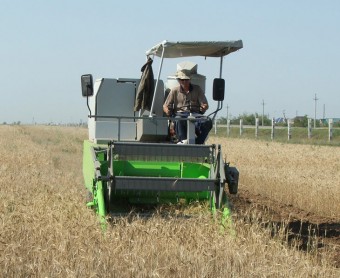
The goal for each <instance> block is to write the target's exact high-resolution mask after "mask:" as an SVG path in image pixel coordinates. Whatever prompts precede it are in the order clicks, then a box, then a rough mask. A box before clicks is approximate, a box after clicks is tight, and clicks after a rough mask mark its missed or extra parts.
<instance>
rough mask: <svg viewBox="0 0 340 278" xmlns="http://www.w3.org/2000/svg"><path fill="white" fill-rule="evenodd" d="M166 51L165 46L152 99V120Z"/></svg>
mask: <svg viewBox="0 0 340 278" xmlns="http://www.w3.org/2000/svg"><path fill="white" fill-rule="evenodd" d="M164 50H165V47H164V45H163V50H162V57H161V62H160V65H159V69H158V75H157V80H156V85H155V90H154V92H153V97H152V104H151V109H150V115H149V117H150V118H152V113H153V107H154V104H155V99H156V92H157V87H158V81H159V78H160V76H161V71H162V66H163V59H164Z"/></svg>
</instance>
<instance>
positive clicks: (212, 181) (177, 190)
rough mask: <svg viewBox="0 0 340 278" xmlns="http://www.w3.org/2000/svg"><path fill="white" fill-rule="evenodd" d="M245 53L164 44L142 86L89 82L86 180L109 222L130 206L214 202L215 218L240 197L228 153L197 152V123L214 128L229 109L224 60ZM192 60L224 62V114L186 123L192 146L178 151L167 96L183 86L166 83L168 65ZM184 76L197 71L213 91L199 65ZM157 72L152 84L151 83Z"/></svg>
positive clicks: (213, 45) (221, 46)
mask: <svg viewBox="0 0 340 278" xmlns="http://www.w3.org/2000/svg"><path fill="white" fill-rule="evenodd" d="M242 47H243V45H242V41H240V40H238V41H213V42H212V41H207V42H168V41H163V42H161V43H159V44H157V45H156V46H154V47H152V48H151V49H150V50H148V51H147V52H146V58H147V63H146V64H145V65H144V66H143V68H142V77H141V78H137V79H133V78H118V79H114V78H100V79H97V80H96V81H95V82H94V83H93V78H92V75H91V74H85V75H82V76H81V86H82V95H83V96H84V97H86V99H87V106H88V109H89V116H88V131H89V138H88V140H85V141H84V150H83V174H84V180H85V186H86V188H87V190H88V191H89V193H90V194H89V195H90V200H89V202H88V204H87V205H88V206H90V207H93V208H94V209H95V211H96V212H97V213H98V214H99V216H100V218H101V220H102V221H105V218H106V216H107V215H109V214H110V213H112V212H117V211H119V210H120V208H121V205H122V204H131V205H135V204H147V205H154V204H164V203H167V204H168V203H177V202H179V201H180V200H185V201H187V202H190V201H193V200H198V201H203V200H207V201H209V202H210V207H211V209H212V210H215V209H219V208H221V207H223V206H224V204H225V203H226V201H227V192H226V188H225V184H226V183H227V185H228V190H229V193H230V194H236V193H237V188H238V177H239V173H238V171H237V169H236V168H235V167H231V166H230V165H229V163H227V162H226V161H224V159H223V154H222V149H221V146H220V145H215V144H212V145H205V144H200V145H198V144H195V121H201V122H206V121H210V122H213V121H214V119H215V117H216V115H217V112H218V111H219V110H221V109H222V107H223V100H224V80H223V79H222V77H221V76H222V65H223V58H224V56H226V55H228V54H230V53H232V52H235V51H237V50H239V49H241V48H242ZM192 56H201V57H203V58H206V57H217V58H220V63H219V64H220V76H219V77H218V78H215V79H214V80H213V92H212V94H213V100H214V101H216V102H217V108H216V111H214V112H212V113H211V114H209V115H208V116H203V115H199V116H197V115H193V114H192V115H190V116H189V117H187V118H184V119H179V120H185V121H187V138H188V140H187V143H186V144H176V143H174V142H173V141H172V140H171V136H170V128H169V127H170V126H171V124H172V123H173V122H174V119H173V118H170V117H166V116H164V114H163V108H162V106H163V102H164V98H165V94H166V92H167V91H168V90H169V89H171V88H172V87H173V86H175V85H177V80H176V78H175V76H171V75H170V76H168V80H167V82H166V84H164V83H163V81H162V80H161V79H160V75H161V71H162V67H163V60H164V58H183V57H192ZM156 57H159V58H160V65H159V71H158V75H157V77H156V78H153V72H152V68H151V64H152V62H153V59H154V58H156ZM177 69H185V70H190V72H191V76H192V78H191V82H192V83H194V84H195V83H196V84H198V85H200V86H201V87H202V89H203V91H206V90H205V76H203V75H200V74H198V73H197V65H196V64H194V63H192V62H183V63H180V64H178V65H177ZM150 71H151V74H152V80H153V81H154V82H151V84H150V82H144V81H145V80H144V78H145V75H146V74H147V75H148V76H149V77H150ZM148 80H150V79H148ZM142 83H143V86H144V87H143V88H142ZM145 83H146V86H145ZM138 100H142V105H140V103H137V102H138ZM210 106H211V105H210ZM176 120H177V119H176Z"/></svg>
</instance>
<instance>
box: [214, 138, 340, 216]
mask: <svg viewBox="0 0 340 278" xmlns="http://www.w3.org/2000/svg"><path fill="white" fill-rule="evenodd" d="M213 140H214V142H215V143H216V144H221V145H222V146H223V147H222V148H223V150H224V152H225V153H227V154H228V157H227V158H228V160H230V161H231V162H232V164H234V165H236V166H237V168H238V169H239V171H240V172H241V173H242V174H241V175H240V179H241V181H240V182H241V186H243V187H245V188H247V189H248V190H250V191H252V192H254V193H256V194H261V195H263V196H266V197H268V198H270V199H272V200H275V201H277V202H279V203H283V204H288V205H293V206H294V207H298V208H300V209H303V210H305V211H310V212H313V213H315V214H318V215H320V216H327V217H331V218H335V219H337V220H338V221H340V148H339V147H329V146H314V145H293V144H283V143H277V142H263V141H255V140H247V139H238V140H235V139H234V140H230V139H226V138H222V137H219V138H214V139H213Z"/></svg>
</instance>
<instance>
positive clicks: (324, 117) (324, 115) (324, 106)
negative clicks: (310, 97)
mask: <svg viewBox="0 0 340 278" xmlns="http://www.w3.org/2000/svg"><path fill="white" fill-rule="evenodd" d="M322 119H326V105H325V104H324V105H323V117H322Z"/></svg>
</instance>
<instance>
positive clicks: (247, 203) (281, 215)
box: [230, 189, 340, 268]
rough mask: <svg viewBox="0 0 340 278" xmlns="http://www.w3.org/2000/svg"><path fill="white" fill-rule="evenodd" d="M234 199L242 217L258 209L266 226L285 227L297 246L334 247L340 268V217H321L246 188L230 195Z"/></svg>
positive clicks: (306, 248) (304, 247)
mask: <svg viewBox="0 0 340 278" xmlns="http://www.w3.org/2000/svg"><path fill="white" fill-rule="evenodd" d="M230 200H231V206H232V209H233V211H234V212H236V213H237V214H238V217H242V214H243V213H244V212H246V211H250V210H256V211H258V212H259V213H260V215H261V222H263V223H266V225H271V226H273V227H283V226H284V227H285V229H286V231H287V232H288V241H289V242H294V244H295V246H296V242H298V243H299V244H298V246H297V247H298V248H299V249H300V250H302V251H308V250H309V251H310V250H311V248H317V249H320V250H321V249H323V248H325V247H329V248H331V249H334V250H335V257H334V261H335V266H336V267H338V268H340V220H339V219H334V218H327V217H321V216H319V215H315V214H313V213H310V212H307V211H304V210H301V209H299V208H296V207H294V206H292V205H286V204H282V203H278V202H277V201H274V200H271V199H269V198H268V197H267V196H262V195H260V194H254V193H252V192H250V191H248V190H244V189H239V193H238V195H236V196H235V195H232V196H230ZM273 230H274V229H273ZM276 230H277V229H276ZM273 233H274V231H273Z"/></svg>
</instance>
